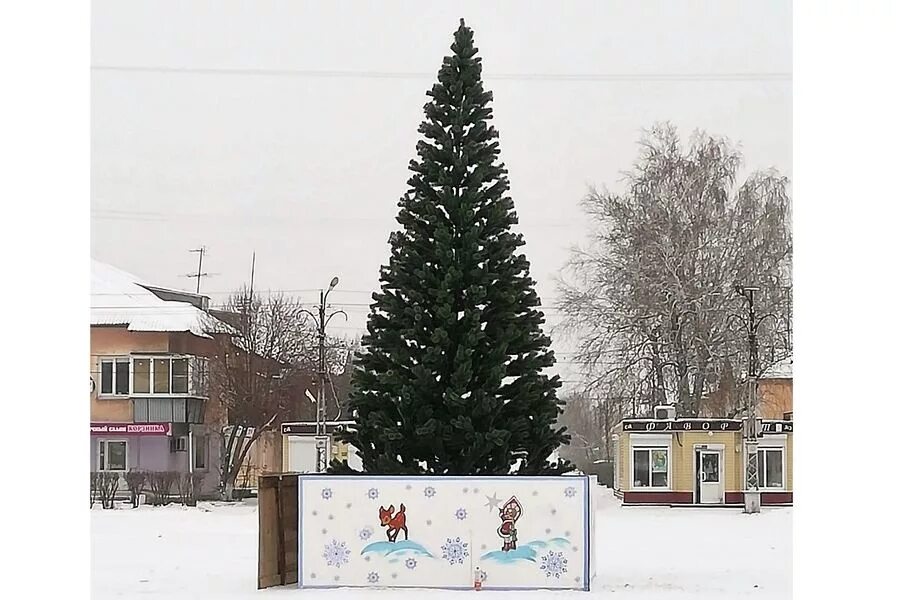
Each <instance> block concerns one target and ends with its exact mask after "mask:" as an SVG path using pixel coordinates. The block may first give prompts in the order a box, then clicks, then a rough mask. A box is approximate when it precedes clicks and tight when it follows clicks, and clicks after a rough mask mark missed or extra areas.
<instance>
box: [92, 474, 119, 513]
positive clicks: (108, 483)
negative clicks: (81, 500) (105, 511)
mask: <svg viewBox="0 0 900 600" xmlns="http://www.w3.org/2000/svg"><path fill="white" fill-rule="evenodd" d="M91 479H92V480H94V481H95V482H96V483H95V487H96V490H97V496H99V498H100V503H101V505H102V506H103V508H113V502H114V500H115V499H116V492H118V491H119V474H118V473H113V472H110V471H101V472H99V473H97V474H96V478H95V477H94V476H93V474H92V476H91Z"/></svg>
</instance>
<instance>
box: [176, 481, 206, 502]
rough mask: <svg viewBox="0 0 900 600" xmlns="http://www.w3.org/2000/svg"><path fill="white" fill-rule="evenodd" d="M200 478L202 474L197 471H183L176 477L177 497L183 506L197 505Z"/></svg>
mask: <svg viewBox="0 0 900 600" xmlns="http://www.w3.org/2000/svg"><path fill="white" fill-rule="evenodd" d="M202 480H203V476H202V475H199V474H197V473H183V474H182V475H181V477H179V478H178V497H179V499H180V500H181V504H182V505H183V506H197V496H198V495H199V493H200V483H201V481H202Z"/></svg>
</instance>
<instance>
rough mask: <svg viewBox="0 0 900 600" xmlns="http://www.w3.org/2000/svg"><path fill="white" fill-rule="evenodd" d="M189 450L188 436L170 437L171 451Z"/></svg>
mask: <svg viewBox="0 0 900 600" xmlns="http://www.w3.org/2000/svg"><path fill="white" fill-rule="evenodd" d="M186 450H187V438H186V437H173V438H170V439H169V452H184V451H186Z"/></svg>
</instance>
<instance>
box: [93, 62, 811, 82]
mask: <svg viewBox="0 0 900 600" xmlns="http://www.w3.org/2000/svg"><path fill="white" fill-rule="evenodd" d="M91 71H96V72H111V73H112V72H121V73H159V74H169V75H241V76H262V77H310V78H319V79H434V77H435V76H436V74H437V73H436V72H424V71H421V72H392V71H365V70H360V71H355V70H323V69H264V68H256V67H253V68H230V67H170V66H141V65H93V66H91ZM792 77H793V75H792V73H788V72H756V73H753V72H743V73H740V72H731V73H490V72H486V73H484V78H485V79H486V80H492V79H495V80H507V81H538V82H547V81H602V82H610V83H612V82H650V81H653V82H716V81H723V82H740V81H748V82H760V81H784V82H790V81H792Z"/></svg>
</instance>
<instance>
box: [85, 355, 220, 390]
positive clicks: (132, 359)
mask: <svg viewBox="0 0 900 600" xmlns="http://www.w3.org/2000/svg"><path fill="white" fill-rule="evenodd" d="M99 367H100V368H99V373H100V386H99V395H98V397H99V398H100V399H113V398H132V399H136V398H163V399H165V398H182V399H185V398H208V397H209V366H208V362H207V359H206V358H204V357H201V356H192V355H180V354H143V355H139V354H132V355H130V356H119V357H109V358H101V359H100V360H99Z"/></svg>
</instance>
